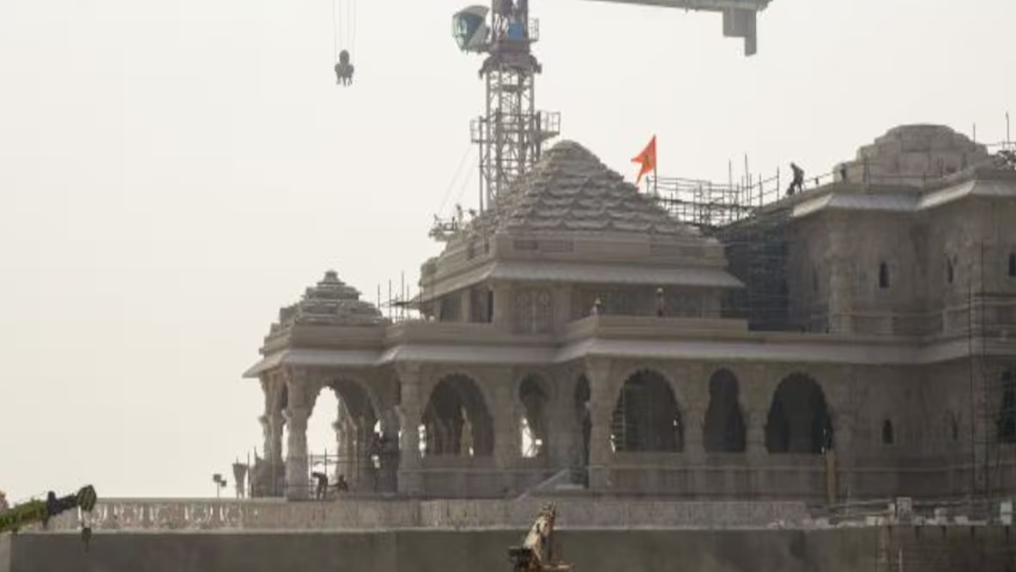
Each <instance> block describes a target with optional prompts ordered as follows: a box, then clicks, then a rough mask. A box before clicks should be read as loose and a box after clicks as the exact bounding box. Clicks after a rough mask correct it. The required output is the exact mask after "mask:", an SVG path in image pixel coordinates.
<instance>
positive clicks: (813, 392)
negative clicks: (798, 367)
mask: <svg viewBox="0 0 1016 572" xmlns="http://www.w3.org/2000/svg"><path fill="white" fill-rule="evenodd" d="M833 445H834V435H833V425H832V417H831V416H830V414H829V407H828V405H827V404H826V398H825V393H823V391H822V388H821V387H820V386H819V384H818V382H816V381H815V380H814V379H813V378H812V377H811V376H808V375H805V374H802V373H794V374H791V375H789V376H787V377H786V378H784V379H783V380H782V381H781V382H780V384H779V385H778V386H777V387H776V391H775V392H774V393H773V399H772V404H771V405H770V407H769V418H768V420H767V421H766V449H767V450H768V451H769V452H770V453H774V454H780V453H796V454H820V453H822V452H823V451H825V450H826V449H831V448H832V447H833Z"/></svg>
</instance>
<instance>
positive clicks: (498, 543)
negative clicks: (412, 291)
mask: <svg viewBox="0 0 1016 572" xmlns="http://www.w3.org/2000/svg"><path fill="white" fill-rule="evenodd" d="M888 530H889V529H884V528H874V527H872V528H858V529H838V530H811V531H802V530H756V531H747V530H742V531H722V532H719V531H715V532H707V531H693V530H684V531H663V530H660V531H581V532H580V531H562V532H560V533H559V534H558V536H557V537H556V543H555V544H556V546H557V550H558V553H559V554H560V556H561V557H562V559H564V560H565V561H566V562H569V563H571V564H572V565H573V566H574V567H575V570H576V572H630V571H637V572H681V571H689V572H739V571H745V572H749V571H750V572H767V571H773V572H797V571H801V572H803V571H835V572H853V571H858V572H860V571H862V570H863V571H865V572H867V571H870V570H876V569H879V568H876V563H877V560H878V559H879V558H880V557H881V558H883V559H887V558H888V557H889V555H892V556H893V560H894V561H895V560H898V559H899V555H900V554H901V552H900V551H901V550H902V555H903V561H904V567H905V568H908V569H912V570H918V569H920V570H922V571H929V572H934V571H937V570H941V571H946V570H978V571H981V572H994V571H995V570H998V571H1000V572H1001V571H1002V570H1005V565H1006V564H1011V563H1012V552H1013V550H1012V548H1006V544H1008V545H1010V546H1011V544H1012V543H1011V541H1010V540H1009V539H1008V538H1007V536H1006V531H1005V530H1004V529H989V528H968V527H954V528H951V529H941V528H932V527H927V528H924V529H921V530H920V533H917V532H916V531H915V529H896V530H893V531H892V533H891V534H890V533H889V532H888ZM522 535H523V531H522V530H499V531H489V530H488V531H461V532H455V531H427V530H417V531H399V532H372V533H353V532H346V533H341V532H329V533H319V534H315V533H264V534H250V533H248V534H208V533H206V534H128V533H112V534H98V535H96V537H95V538H94V539H93V542H92V546H91V549H90V551H89V552H87V553H86V552H85V551H84V549H83V546H82V544H81V541H80V539H79V538H78V536H77V535H74V534H22V535H19V536H17V537H15V538H14V539H13V542H12V548H13V550H12V552H11V559H10V572H44V571H45V572H51V571H62V572H63V571H66V572H77V571H81V572H121V571H122V572H220V571H221V572H227V571H228V572H233V571H236V570H243V571H244V572H261V571H264V572H277V571H279V570H285V571H287V572H302V571H307V572H312V571H314V572H316V571H323V570H328V571H329V572H345V571H349V572H431V571H434V572H437V571H440V572H478V571H485V572H488V571H489V572H493V571H496V570H504V571H506V572H507V571H508V570H510V564H509V562H508V559H507V549H508V547H509V546H511V545H515V544H518V543H519V542H520V540H521V538H522ZM894 564H895V562H894ZM881 569H885V570H888V569H890V568H889V567H888V566H886V567H883V568H881ZM892 569H896V568H895V566H893V568H892ZM0 570H4V572H7V569H5V568H4V567H3V563H2V562H0Z"/></svg>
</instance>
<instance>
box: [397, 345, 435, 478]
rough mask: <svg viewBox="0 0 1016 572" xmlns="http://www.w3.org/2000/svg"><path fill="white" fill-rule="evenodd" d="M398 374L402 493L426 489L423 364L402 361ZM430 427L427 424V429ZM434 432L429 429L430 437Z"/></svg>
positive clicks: (398, 367) (429, 437)
mask: <svg viewBox="0 0 1016 572" xmlns="http://www.w3.org/2000/svg"><path fill="white" fill-rule="evenodd" d="M395 371H396V374H397V375H398V377H399V384H400V385H401V388H402V391H401V400H400V402H399V405H398V409H397V411H398V414H399V426H400V427H402V438H401V442H400V443H399V477H398V491H399V493H401V494H407V495H418V494H421V493H423V475H422V474H421V473H420V469H421V461H420V424H421V423H422V422H423V421H422V419H423V406H424V402H423V399H424V396H423V395H421V388H420V365H419V364H399V365H398V366H396V370H395ZM429 430H430V428H428V431H429ZM431 438H432V436H431V435H430V434H429V432H428V439H431Z"/></svg>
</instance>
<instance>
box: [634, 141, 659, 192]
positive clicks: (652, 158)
mask: <svg viewBox="0 0 1016 572" xmlns="http://www.w3.org/2000/svg"><path fill="white" fill-rule="evenodd" d="M631 162H632V163H641V164H642V168H640V169H639V175H638V177H637V178H636V179H635V184H636V185H638V184H639V182H640V181H641V180H642V176H643V175H645V174H647V173H652V172H653V171H655V170H656V136H655V135H653V138H652V139H651V140H650V141H649V144H648V145H646V148H645V149H643V150H642V152H641V153H639V154H638V156H637V157H635V158H634V159H632V160H631Z"/></svg>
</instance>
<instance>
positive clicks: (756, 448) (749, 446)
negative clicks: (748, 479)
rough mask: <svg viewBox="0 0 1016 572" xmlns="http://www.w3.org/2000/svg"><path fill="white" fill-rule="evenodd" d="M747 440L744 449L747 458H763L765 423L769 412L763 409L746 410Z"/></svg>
mask: <svg viewBox="0 0 1016 572" xmlns="http://www.w3.org/2000/svg"><path fill="white" fill-rule="evenodd" d="M745 413H747V417H748V419H746V420H745V421H746V424H747V426H748V427H747V435H746V437H747V439H746V443H745V449H746V452H747V453H748V457H749V458H754V459H761V458H763V457H765V456H766V455H767V454H768V452H767V451H766V421H767V418H768V417H769V411H768V410H767V409H765V408H763V407H758V406H755V407H752V408H751V409H749V410H747V411H746V412H745Z"/></svg>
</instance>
